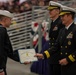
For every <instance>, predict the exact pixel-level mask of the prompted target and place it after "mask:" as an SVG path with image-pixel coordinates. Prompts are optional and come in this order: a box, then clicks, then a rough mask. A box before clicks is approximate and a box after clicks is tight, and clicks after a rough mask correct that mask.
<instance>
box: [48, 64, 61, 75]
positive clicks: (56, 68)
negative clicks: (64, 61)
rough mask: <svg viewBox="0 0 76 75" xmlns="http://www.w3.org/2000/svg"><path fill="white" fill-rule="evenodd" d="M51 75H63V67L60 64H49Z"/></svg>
mask: <svg viewBox="0 0 76 75" xmlns="http://www.w3.org/2000/svg"><path fill="white" fill-rule="evenodd" d="M49 75H61V66H60V65H59V64H49Z"/></svg>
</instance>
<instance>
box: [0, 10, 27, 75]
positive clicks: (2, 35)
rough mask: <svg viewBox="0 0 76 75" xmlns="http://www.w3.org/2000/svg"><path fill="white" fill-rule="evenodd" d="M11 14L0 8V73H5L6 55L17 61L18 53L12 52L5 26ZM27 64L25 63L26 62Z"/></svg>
mask: <svg viewBox="0 0 76 75" xmlns="http://www.w3.org/2000/svg"><path fill="white" fill-rule="evenodd" d="M12 18H13V14H11V13H10V12H9V11H6V10H0V75H7V73H6V63H7V57H10V58H11V59H13V60H15V61H18V62H19V57H18V54H17V53H15V52H13V49H12V46H11V43H10V40H9V36H8V34H7V30H6V28H7V27H9V26H10V24H11V19H12ZM26 64H27V63H26Z"/></svg>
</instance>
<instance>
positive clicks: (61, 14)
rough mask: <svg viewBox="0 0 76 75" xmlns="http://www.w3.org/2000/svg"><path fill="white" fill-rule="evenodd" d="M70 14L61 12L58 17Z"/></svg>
mask: <svg viewBox="0 0 76 75" xmlns="http://www.w3.org/2000/svg"><path fill="white" fill-rule="evenodd" d="M69 13H70V12H61V13H60V14H59V15H60V16H63V15H65V14H69Z"/></svg>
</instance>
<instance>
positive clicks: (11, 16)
mask: <svg viewBox="0 0 76 75" xmlns="http://www.w3.org/2000/svg"><path fill="white" fill-rule="evenodd" d="M0 15H3V16H6V17H9V18H13V16H14V15H13V14H12V13H10V12H9V11H7V10H0Z"/></svg>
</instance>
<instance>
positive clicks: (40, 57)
mask: <svg viewBox="0 0 76 75" xmlns="http://www.w3.org/2000/svg"><path fill="white" fill-rule="evenodd" d="M35 57H38V59H43V58H44V56H43V54H40V53H37V54H36V55H35Z"/></svg>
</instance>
